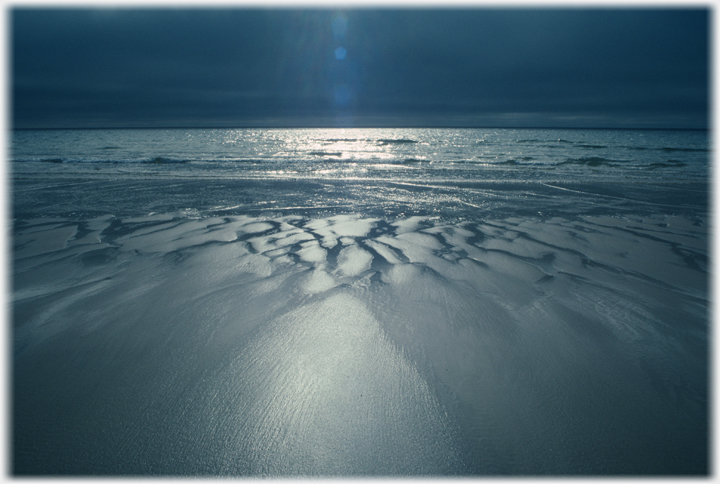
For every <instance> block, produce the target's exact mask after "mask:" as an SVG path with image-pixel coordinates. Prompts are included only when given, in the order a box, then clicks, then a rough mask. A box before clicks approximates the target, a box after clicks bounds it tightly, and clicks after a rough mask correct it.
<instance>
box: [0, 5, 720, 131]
mask: <svg viewBox="0 0 720 484" xmlns="http://www.w3.org/2000/svg"><path fill="white" fill-rule="evenodd" d="M708 22H709V12H708V10H707V9H684V10H677V9H676V10H668V9H666V10H658V9H639V10H630V9H619V8H616V9H608V8H606V9H580V8H577V9H569V8H549V9H529V8H509V9H491V8H488V7H482V6H478V7H465V8H461V9H460V8H454V9H439V8H434V9H430V8H424V9H417V8H414V9H410V8H405V9H393V10H390V9H381V8H370V7H368V8H363V9H348V10H334V9H300V8H294V9H279V8H271V9H257V8H256V9H249V8H235V9H229V8H222V9H220V8H213V9H197V8H196V9H189V8H184V9H180V8H165V9H138V8H135V9H129V8H114V9H112V8H96V9H87V8H84V9H78V8H73V9H70V8H65V9H57V8H56V9H42V8H30V7H28V8H15V9H13V10H11V11H10V27H11V34H10V36H11V37H10V39H11V42H10V49H11V52H10V54H11V59H10V62H11V69H10V78H11V83H12V86H11V93H12V98H11V105H12V108H11V109H12V116H11V122H12V125H13V126H14V127H17V128H24V127H125V126H127V127H172V126H179V127H191V126H199V127H205V126H232V127H239V126H480V127H526V126H527V127H641V128H644V127H648V128H654V127H666V128H706V127H707V125H708V116H709V106H708V102H709V93H708V89H709V83H708V71H709V65H710V64H709V60H708V55H709V46H708V43H709V25H708Z"/></svg>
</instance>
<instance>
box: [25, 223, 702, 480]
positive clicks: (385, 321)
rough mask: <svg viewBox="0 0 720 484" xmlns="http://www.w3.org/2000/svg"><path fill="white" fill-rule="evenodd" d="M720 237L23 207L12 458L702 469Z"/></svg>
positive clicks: (683, 229)
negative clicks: (81, 213)
mask: <svg viewBox="0 0 720 484" xmlns="http://www.w3.org/2000/svg"><path fill="white" fill-rule="evenodd" d="M707 231H708V227H707V223H706V221H705V220H704V219H702V218H699V217H693V218H685V217H681V216H669V215H659V214H658V215H653V216H642V217H641V216H624V217H609V216H578V217H573V218H572V219H570V218H562V217H554V218H539V217H510V218H502V217H498V218H496V219H477V220H470V221H469V220H465V221H462V222H457V223H449V222H447V221H443V220H442V219H440V218H437V217H430V216H424V217H409V218H401V217H400V218H383V217H374V218H370V217H362V216H359V215H336V216H327V217H303V216H284V217H283V216H263V215H259V216H245V215H233V216H227V217H221V216H218V217H211V218H193V217H188V216H187V215H186V214H178V213H163V214H152V215H149V216H142V217H130V218H122V217H115V216H110V215H107V216H101V217H95V218H87V219H80V220H78V219H69V218H60V217H56V218H26V219H23V220H17V221H16V223H15V229H14V235H13V241H12V243H13V246H14V250H13V254H12V264H13V265H12V273H13V275H12V286H13V287H12V289H13V292H12V295H11V300H12V311H13V324H14V332H13V340H12V346H13V363H12V364H13V408H12V411H13V430H14V434H13V457H12V460H13V472H14V473H18V474H26V473H29V474H43V473H59V474H88V473H91V474H101V475H104V474H130V475H134V474H166V475H187V474H198V475H206V474H212V475H216V474H229V475H380V476H386V475H451V474H516V475H518V474H519V475H527V474H532V475H536V474H577V473H579V474H614V475H624V474H637V473H642V474H663V473H670V474H683V473H691V474H692V473H704V472H707V449H708V447H707V432H708V431H707V422H708V420H707V396H708V395H707V392H708V388H707V377H708V327H707V326H708V304H709V301H708V274H709V267H708V264H709V262H708V235H707Z"/></svg>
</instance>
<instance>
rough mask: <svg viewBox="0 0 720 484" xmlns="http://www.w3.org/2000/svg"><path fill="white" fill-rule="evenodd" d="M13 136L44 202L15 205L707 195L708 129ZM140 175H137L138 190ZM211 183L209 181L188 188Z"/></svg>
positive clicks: (331, 205)
mask: <svg viewBox="0 0 720 484" xmlns="http://www.w3.org/2000/svg"><path fill="white" fill-rule="evenodd" d="M11 138H12V140H11V141H12V149H11V160H12V161H13V163H11V165H10V170H11V172H12V175H13V180H14V183H15V186H16V187H17V188H22V187H23V186H24V183H26V182H27V183H31V184H32V185H33V186H35V187H36V188H37V189H38V190H33V191H32V192H31V193H30V196H31V197H32V198H33V201H34V203H33V201H31V200H26V199H25V198H23V197H24V196H25V193H24V192H23V191H22V190H18V192H17V193H16V195H17V197H20V199H18V200H17V202H18V203H16V204H15V208H16V209H24V208H25V207H32V208H33V209H36V210H43V211H45V210H49V211H50V212H51V213H55V214H63V213H70V212H76V211H78V210H84V211H88V213H90V212H92V213H97V212H102V213H105V212H107V211H111V212H113V213H118V214H122V213H147V212H149V211H166V210H177V209H188V210H196V211H197V212H198V213H200V214H210V213H217V214H221V213H228V214H229V213H244V212H245V211H247V210H253V211H256V210H268V209H277V210H280V211H281V212H283V213H287V212H295V213H305V212H307V213H323V210H326V209H327V210H330V211H333V212H334V211H337V210H341V211H348V212H352V211H357V212H363V213H366V214H375V213H385V214H392V215H397V214H401V213H416V214H417V213H427V214H437V215H442V216H464V215H466V214H472V215H474V216H477V215H478V214H483V215H488V214H493V213H495V214H500V213H505V214H508V215H509V214H512V213H523V214H536V215H537V214H539V215H550V214H553V213H562V214H573V213H584V214H587V213H600V212H601V213H623V212H626V211H637V210H641V211H642V210H645V211H654V210H656V209H658V208H659V209H662V210H671V211H672V210H678V211H683V212H686V211H688V210H690V211H693V210H700V211H705V210H706V205H707V193H708V189H707V183H708V170H709V154H710V151H709V149H710V148H709V139H708V133H707V132H705V131H649V130H645V131H626V130H622V131H614V130H546V129H542V130H519V129H215V130H212V129H210V130H208V129H147V130H48V131H44V130H38V131H15V132H14V133H13V134H12V137H11ZM78 177H81V178H82V179H83V180H87V181H88V182H90V181H92V182H93V185H92V186H90V185H86V190H84V191H83V194H84V197H85V201H84V203H82V204H77V203H76V201H77V198H76V197H75V196H76V195H77V192H76V191H75V190H62V191H59V192H58V191H56V190H53V187H55V186H58V185H57V184H59V183H61V182H62V180H67V181H69V182H73V181H75V180H76V179H77V178H78ZM43 180H44V181H45V182H46V183H47V184H48V186H47V188H48V190H47V191H44V190H41V188H42V181H43ZM130 180H132V181H135V182H137V184H136V185H135V188H133V190H132V191H131V192H130V193H127V192H125V190H126V189H127V188H126V187H124V182H125V181H130ZM247 180H252V181H254V182H256V183H255V184H254V185H253V187H260V191H259V192H255V191H254V188H249V189H244V190H243V191H242V193H238V191H237V190H235V187H236V186H237V185H238V184H237V182H238V181H247ZM180 181H182V183H183V185H182V186H181V185H178V182H180ZM148 182H149V184H148ZM283 182H294V183H293V184H288V183H283ZM118 183H119V185H118ZM198 183H199V184H200V185H202V187H203V188H202V189H198V190H192V189H191V190H184V187H195V186H200V185H198ZM266 187H272V190H271V193H272V194H273V196H272V197H267V196H265V192H264V190H265V188H266ZM117 190H120V192H117ZM68 197H70V198H69V199H68ZM499 211H501V212H499Z"/></svg>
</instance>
